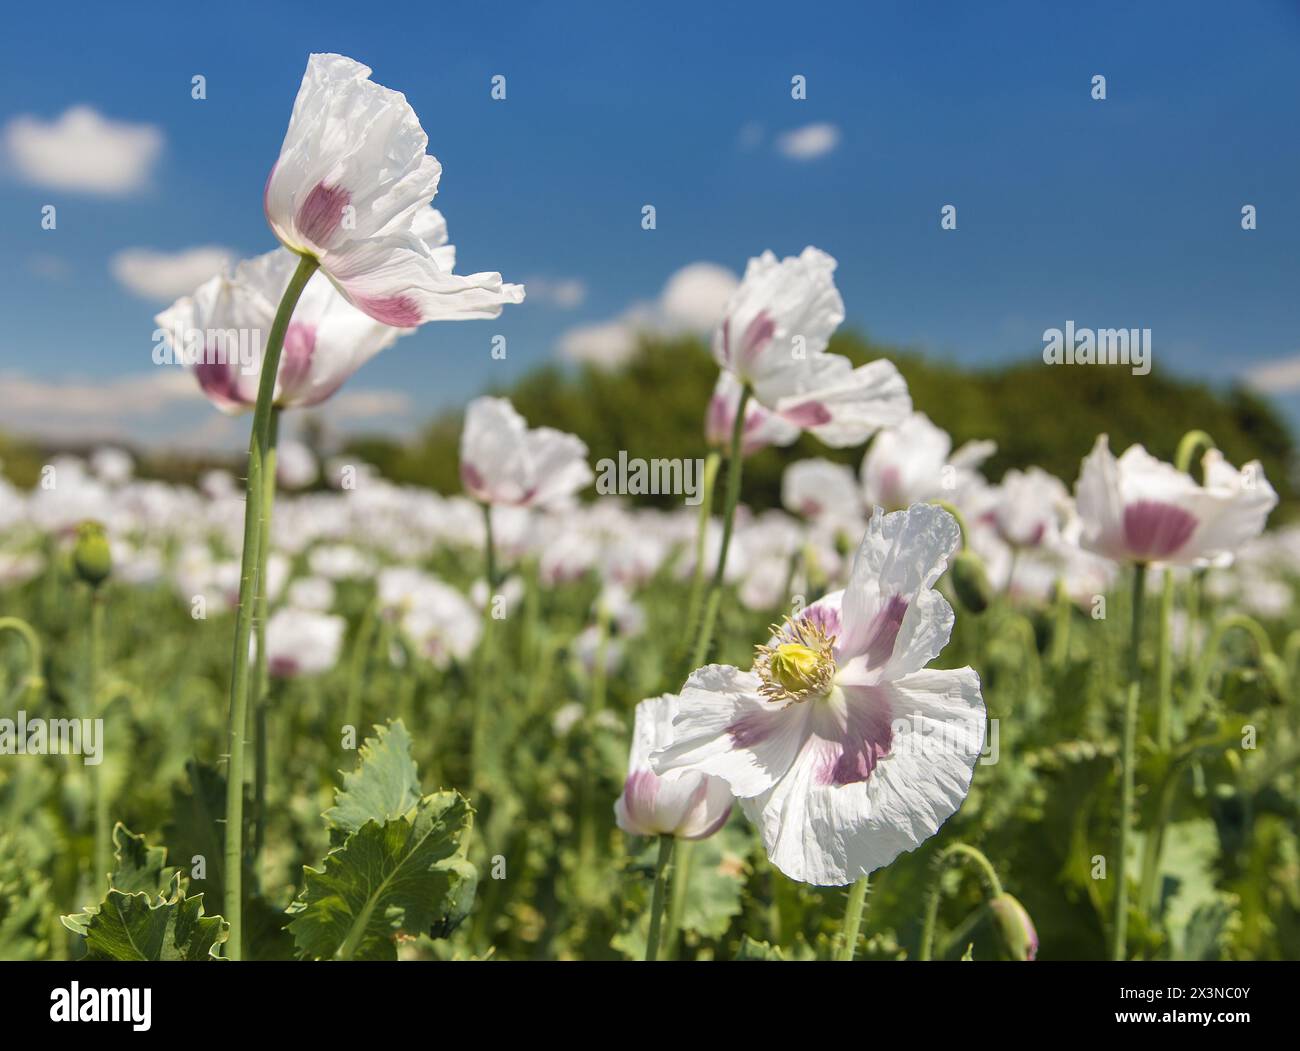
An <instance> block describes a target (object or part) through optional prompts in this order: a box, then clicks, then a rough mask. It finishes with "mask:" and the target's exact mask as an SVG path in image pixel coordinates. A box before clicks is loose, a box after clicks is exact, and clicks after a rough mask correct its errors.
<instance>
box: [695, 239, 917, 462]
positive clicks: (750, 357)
mask: <svg viewBox="0 0 1300 1051" xmlns="http://www.w3.org/2000/svg"><path fill="white" fill-rule="evenodd" d="M835 267H836V262H835V260H834V259H832V258H831V257H830V256H829V255H827V254H826V253H825V252H822V251H819V250H818V249H816V248H812V247H808V248H805V249H804V250H803V253H802V254H801V255H798V256H789V257H787V258H785V259H782V260H779V261H778V260H777V258H776V256H775V255H773V254H772V253H771V252H764V253H763V254H762V255H761V256H759V257H758V258H756V259H751V260H750V261H749V265H748V266H747V267H746V269H745V278H744V280H743V281H742V282H741V284H740V287H739V288H738V289H736V291H735V293H734V294H733V295H732V297H731V300H730V302H729V303H728V304H727V310H726V314H725V316H724V317H723V319H722V323H721V324H720V325H719V326H718V328H717V331H716V332H715V333H714V336H713V356H714V358H715V359H716V360H717V362H718V364H719V365H720V366H721V367H722V368H723V370H725V371H727V372H730V373H731V374H732V375H734V376H735V377H736V379H737V380H739V381H740V382H741V383H746V384H748V385H749V386H750V387H751V388H753V391H754V398H755V400H757V402H758V403H759V405H761V406H763V407H765V408H767V409H768V410H770V411H772V412H774V413H775V414H776V415H777V416H779V417H781V419H782V420H784V421H785V422H786V423H787V424H789V425H793V426H795V427H798V428H800V429H801V430H806V431H810V432H811V433H812V434H813V435H815V436H816V437H817V438H818V439H819V440H821V441H823V442H825V443H826V444H827V445H830V446H834V447H836V448H844V447H847V446H850V445H860V444H861V443H862V442H864V441H866V440H867V438H869V437H870V436H871V435H872V434H873V433H874V432H875V431H876V430H877V429H878V428H880V427H888V426H890V425H891V424H895V423H898V422H900V421H901V420H903V419H904V418H905V417H906V416H907V414H908V413H909V412H911V410H912V400H911V398H910V397H909V396H908V393H907V384H906V383H905V382H904V381H903V377H902V376H900V375H899V373H898V370H897V369H896V368H895V367H894V366H893V364H892V363H891V362H888V361H885V360H883V359H880V360H877V361H872V362H869V363H868V364H866V365H862V366H860V367H859V368H856V369H855V368H854V367H853V365H852V363H851V362H850V361H849V360H848V358H845V357H841V356H840V355H838V354H828V353H826V347H827V344H828V343H829V341H830V337H831V333H833V332H834V331H835V329H836V328H838V327H839V324H840V322H842V321H843V320H844V303H843V301H842V300H841V299H840V294H839V291H838V290H837V289H836V288H835V279H834V273H835ZM729 415H730V418H731V419H732V420H734V419H735V410H734V409H732V410H731V412H730V414H729ZM746 425H747V426H748V425H749V417H748V413H746Z"/></svg>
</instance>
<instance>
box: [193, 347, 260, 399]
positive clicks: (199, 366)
mask: <svg viewBox="0 0 1300 1051" xmlns="http://www.w3.org/2000/svg"><path fill="white" fill-rule="evenodd" d="M194 377H195V379H197V380H198V381H199V388H200V389H201V390H202V391H203V393H204V394H206V395H207V396H208V397H209V398H211V399H212V400H213V401H215V402H225V403H227V404H229V405H251V404H252V399H250V398H246V397H244V396H243V395H242V394H241V393H240V390H239V378H238V365H237V364H236V363H234V362H232V361H230V360H229V359H228V358H227V357H226V355H225V353H224V351H222V350H221V348H219V347H216V346H212V347H211V348H210V349H208V350H207V351H206V352H205V353H204V354H203V356H202V359H201V360H199V361H197V362H195V364H194Z"/></svg>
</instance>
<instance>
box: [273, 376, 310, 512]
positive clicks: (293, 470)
mask: <svg viewBox="0 0 1300 1051" xmlns="http://www.w3.org/2000/svg"><path fill="white" fill-rule="evenodd" d="M280 375H281V377H283V376H284V370H283V369H281V370H280ZM319 477H320V464H318V463H317V462H316V454H315V453H313V452H312V451H311V449H310V448H309V447H308V446H307V445H305V444H304V443H302V442H295V441H282V442H280V445H279V448H278V449H277V450H276V454H275V478H276V481H277V482H279V483H280V486H281V488H283V489H306V488H307V486H309V485H311V484H312V483H314V482H315V481H316V479H317V478H319Z"/></svg>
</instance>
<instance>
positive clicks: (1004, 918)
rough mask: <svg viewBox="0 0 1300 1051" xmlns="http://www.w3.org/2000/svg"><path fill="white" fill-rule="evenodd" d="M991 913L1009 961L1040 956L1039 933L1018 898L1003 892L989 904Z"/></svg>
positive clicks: (999, 939)
mask: <svg viewBox="0 0 1300 1051" xmlns="http://www.w3.org/2000/svg"><path fill="white" fill-rule="evenodd" d="M989 911H990V912H991V913H992V914H993V926H994V929H995V930H996V931H997V934H998V941H999V942H1000V943H1001V947H1002V952H1003V953H1004V954H1005V956H1006V958H1007V959H1010V960H1032V959H1034V958H1035V957H1036V956H1037V955H1038V932H1037V931H1036V930H1034V923H1033V921H1032V920H1031V919H1030V918H1029V913H1028V912H1026V911H1025V907H1024V906H1023V905H1021V904H1020V901H1019V900H1018V899H1017V898H1015V897H1013V896H1012V895H1010V894H1007V893H1006V892H1005V891H1003V892H1002V893H1001V894H999V895H998V896H997V897H996V898H994V899H993V900H992V901H990V902H989Z"/></svg>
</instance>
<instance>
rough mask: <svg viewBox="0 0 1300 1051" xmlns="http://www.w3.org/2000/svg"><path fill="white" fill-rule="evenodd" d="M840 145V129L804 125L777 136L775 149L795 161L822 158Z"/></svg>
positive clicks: (825, 124) (819, 124)
mask: <svg viewBox="0 0 1300 1051" xmlns="http://www.w3.org/2000/svg"><path fill="white" fill-rule="evenodd" d="M839 144H840V129H839V128H838V127H837V126H836V125H834V124H827V123H824V122H822V123H818V124H805V125H804V126H803V127H802V128H793V129H791V130H790V131H786V132H782V133H781V134H780V135H779V136H777V140H776V148H777V149H778V150H780V151H781V153H783V154H784V155H785V156H787V157H789V158H790V159H791V160H795V161H811V160H816V159H817V158H818V157H824V156H826V154H828V153H830V152H831V151H832V150H834V149H835V147H836V146H838V145H839Z"/></svg>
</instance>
